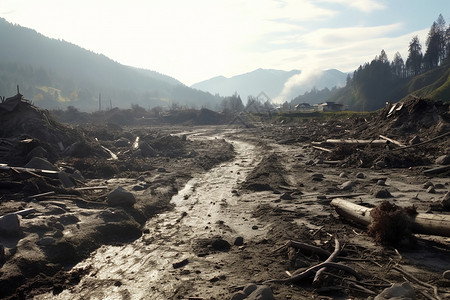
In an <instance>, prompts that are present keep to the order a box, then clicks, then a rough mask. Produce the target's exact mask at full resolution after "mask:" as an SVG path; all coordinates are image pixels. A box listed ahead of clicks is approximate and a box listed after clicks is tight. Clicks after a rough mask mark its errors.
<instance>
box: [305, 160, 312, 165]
mask: <svg viewBox="0 0 450 300" xmlns="http://www.w3.org/2000/svg"><path fill="white" fill-rule="evenodd" d="M305 165H307V166H312V165H314V161H313V160H312V159H310V160H308V161H307V162H305Z"/></svg>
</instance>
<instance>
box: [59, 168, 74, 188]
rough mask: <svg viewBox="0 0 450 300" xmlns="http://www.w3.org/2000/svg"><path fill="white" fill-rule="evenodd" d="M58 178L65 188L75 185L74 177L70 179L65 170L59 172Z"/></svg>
mask: <svg viewBox="0 0 450 300" xmlns="http://www.w3.org/2000/svg"><path fill="white" fill-rule="evenodd" d="M58 178H59V181H61V183H62V185H63V187H65V188H71V187H74V186H75V183H73V181H72V179H70V177H69V175H67V173H66V172H64V171H62V172H59V173H58Z"/></svg>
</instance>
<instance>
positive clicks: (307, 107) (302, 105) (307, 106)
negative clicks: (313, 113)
mask: <svg viewBox="0 0 450 300" xmlns="http://www.w3.org/2000/svg"><path fill="white" fill-rule="evenodd" d="M295 110H301V111H310V110H314V108H313V107H312V106H311V104H309V103H299V104H297V105H296V106H295Z"/></svg>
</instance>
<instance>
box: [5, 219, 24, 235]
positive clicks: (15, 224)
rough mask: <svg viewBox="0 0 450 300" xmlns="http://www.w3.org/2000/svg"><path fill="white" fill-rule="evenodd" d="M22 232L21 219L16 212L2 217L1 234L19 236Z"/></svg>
mask: <svg viewBox="0 0 450 300" xmlns="http://www.w3.org/2000/svg"><path fill="white" fill-rule="evenodd" d="M20 233H21V230H20V221H19V217H18V216H17V215H16V214H7V215H4V216H2V217H0V234H2V235H10V236H19V235H20Z"/></svg>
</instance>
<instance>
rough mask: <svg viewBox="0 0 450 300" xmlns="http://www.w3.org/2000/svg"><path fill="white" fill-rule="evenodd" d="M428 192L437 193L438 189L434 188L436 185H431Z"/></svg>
mask: <svg viewBox="0 0 450 300" xmlns="http://www.w3.org/2000/svg"><path fill="white" fill-rule="evenodd" d="M427 193H430V194H436V190H435V189H434V186H429V187H428V188H427Z"/></svg>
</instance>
